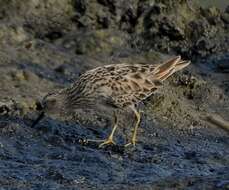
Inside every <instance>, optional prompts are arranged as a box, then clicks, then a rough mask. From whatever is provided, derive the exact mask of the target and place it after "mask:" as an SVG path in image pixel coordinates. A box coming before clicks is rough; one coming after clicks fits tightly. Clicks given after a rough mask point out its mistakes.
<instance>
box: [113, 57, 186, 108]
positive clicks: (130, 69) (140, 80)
mask: <svg viewBox="0 0 229 190" xmlns="http://www.w3.org/2000/svg"><path fill="white" fill-rule="evenodd" d="M189 63H190V62H188V61H183V60H181V57H180V56H178V57H175V58H172V59H170V60H168V61H166V62H164V63H162V64H158V65H146V64H133V65H127V64H126V65H117V66H116V67H117V68H116V69H115V73H116V74H115V75H114V77H113V80H111V83H110V84H109V85H110V87H111V88H112V90H113V93H112V97H113V99H114V101H115V103H116V104H118V105H119V104H120V105H128V104H133V103H138V102H140V101H142V100H143V99H145V98H147V97H149V96H150V95H151V94H152V93H154V92H155V91H156V90H157V89H158V88H159V87H161V86H162V81H164V80H165V79H167V78H168V77H169V76H171V75H172V74H173V73H174V72H176V71H179V70H181V69H183V68H184V67H186V66H188V65H189Z"/></svg>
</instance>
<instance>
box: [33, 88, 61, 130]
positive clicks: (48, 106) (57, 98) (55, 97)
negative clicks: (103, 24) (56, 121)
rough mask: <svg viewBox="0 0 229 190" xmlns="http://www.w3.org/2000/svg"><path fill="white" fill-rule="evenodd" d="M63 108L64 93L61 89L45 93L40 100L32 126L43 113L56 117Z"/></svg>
mask: <svg viewBox="0 0 229 190" xmlns="http://www.w3.org/2000/svg"><path fill="white" fill-rule="evenodd" d="M64 108H65V104H64V94H63V93H62V92H61V91H59V92H54V93H49V94H47V95H46V96H44V98H43V99H42V100H41V102H40V109H39V110H40V114H39V116H38V118H37V119H36V120H35V121H34V123H33V124H32V126H33V127H34V126H35V125H36V124H37V123H38V122H39V121H40V120H41V119H42V118H43V117H44V115H45V114H48V115H51V116H54V117H58V116H59V115H60V114H61V113H62V112H63V110H64Z"/></svg>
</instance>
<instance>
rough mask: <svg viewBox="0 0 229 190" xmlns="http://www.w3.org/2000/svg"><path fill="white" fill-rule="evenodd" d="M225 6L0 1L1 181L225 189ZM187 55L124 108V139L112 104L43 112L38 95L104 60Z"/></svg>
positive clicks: (228, 165)
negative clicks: (221, 122)
mask: <svg viewBox="0 0 229 190" xmlns="http://www.w3.org/2000/svg"><path fill="white" fill-rule="evenodd" d="M228 18H229V8H226V9H225V11H222V10H219V9H217V8H215V7H211V8H207V9H204V8H200V7H199V6H198V4H194V3H191V1H183V0H181V1H129V0H128V1H127V0H125V1H116V0H109V1H108V0H97V1H87V0H85V1H78V0H74V1H66V3H65V4H63V2H62V1H61V0H48V1H17V2H16V1H9V2H6V1H0V73H1V75H0V76H1V80H0V189H228V187H229V172H228V171H229V136H228V130H225V129H222V128H220V127H219V126H217V125H215V124H212V123H211V122H210V121H209V120H208V119H207V118H208V117H207V116H209V115H220V116H221V117H222V118H224V119H225V120H227V121H229V117H228V112H229V74H228V73H229V67H228V63H229V54H228V52H229V46H228V44H229V43H228V42H229V38H228V37H229V19H228ZM167 54H170V55H174V54H181V55H182V56H183V57H185V58H189V59H191V60H192V65H190V66H189V67H188V68H187V69H185V70H184V71H182V72H180V73H177V74H175V75H174V76H173V77H171V78H170V79H169V80H168V81H166V82H165V85H164V88H163V89H161V90H160V91H159V92H158V93H157V94H155V95H153V96H152V97H150V98H149V99H148V100H146V101H144V102H143V104H142V105H140V106H139V109H140V110H142V121H141V128H140V129H139V133H138V143H137V146H136V148H133V147H129V148H124V147H123V144H125V143H126V142H127V141H128V140H129V139H130V137H131V129H132V128H133V127H132V126H133V123H134V117H133V114H132V113H130V112H129V111H128V110H123V113H121V114H120V116H119V119H120V127H119V130H118V132H117V134H116V136H115V138H116V139H115V140H116V142H117V145H115V146H109V147H105V148H101V149H100V148H98V143H96V142H91V141H88V140H90V139H103V138H106V137H107V135H108V134H109V132H110V130H111V123H110V114H109V113H110V112H108V111H107V110H102V111H101V110H99V108H97V107H96V108H95V110H91V111H90V112H86V111H85V110H78V111H76V113H75V114H74V115H72V116H71V117H70V118H58V117H57V118H56V117H53V116H51V115H46V116H45V118H44V120H42V121H41V122H40V123H39V124H38V125H36V126H35V127H32V123H33V121H34V119H35V118H36V117H37V114H38V112H39V109H40V107H39V104H38V100H40V99H41V98H42V97H43V96H44V95H45V94H46V93H48V92H50V91H52V90H55V89H59V88H62V87H64V86H66V85H69V84H70V83H71V82H72V81H73V80H75V79H76V78H77V77H78V76H79V75H80V74H81V73H83V72H84V71H86V70H88V69H90V68H94V67H96V66H99V65H104V64H110V63H118V62H130V63H132V62H133V63H137V62H138V63H143V62H144V63H157V62H159V61H162V60H165V59H166V58H168V57H169V55H167Z"/></svg>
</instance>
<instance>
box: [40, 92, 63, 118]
mask: <svg viewBox="0 0 229 190" xmlns="http://www.w3.org/2000/svg"><path fill="white" fill-rule="evenodd" d="M41 108H42V111H43V112H45V113H47V114H57V113H60V112H61V110H62V109H63V108H64V99H63V94H62V93H61V91H59V92H54V93H49V94H47V95H46V96H44V98H43V99H42V101H41Z"/></svg>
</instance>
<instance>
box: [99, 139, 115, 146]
mask: <svg viewBox="0 0 229 190" xmlns="http://www.w3.org/2000/svg"><path fill="white" fill-rule="evenodd" d="M111 144H113V145H115V144H116V143H115V142H114V141H113V139H112V138H108V139H106V140H105V141H104V142H103V143H101V144H100V145H99V148H101V147H103V146H104V145H111Z"/></svg>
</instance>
